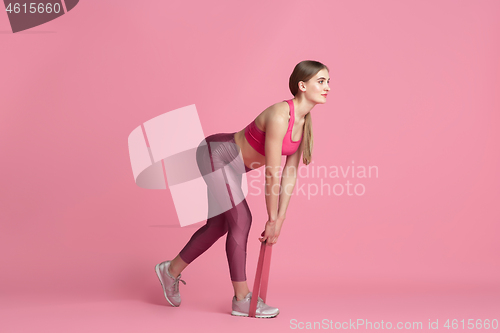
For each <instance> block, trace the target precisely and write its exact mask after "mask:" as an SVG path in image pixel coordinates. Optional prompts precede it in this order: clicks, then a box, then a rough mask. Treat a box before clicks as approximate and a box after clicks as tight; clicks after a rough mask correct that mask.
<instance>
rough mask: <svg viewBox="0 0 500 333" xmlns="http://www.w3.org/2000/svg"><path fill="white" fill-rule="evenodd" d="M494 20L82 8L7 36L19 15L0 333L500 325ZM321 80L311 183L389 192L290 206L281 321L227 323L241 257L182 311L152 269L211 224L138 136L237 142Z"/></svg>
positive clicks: (12, 68) (288, 7) (188, 289)
mask: <svg viewBox="0 0 500 333" xmlns="http://www.w3.org/2000/svg"><path fill="white" fill-rule="evenodd" d="M499 14H500V2H497V1H478V2H472V1H455V0H454V1H418V2H406V1H380V0H379V1H251V2H240V1H197V2H182V4H181V2H173V1H153V2H151V1H149V2H137V1H128V0H127V1H125V0H123V1H120V2H119V3H118V2H107V3H106V2H102V1H81V2H80V3H79V4H78V5H77V6H76V7H75V9H73V10H72V11H71V12H70V13H68V14H66V15H63V16H62V17H60V18H59V19H56V20H54V21H51V22H48V23H46V24H44V25H41V26H38V27H35V28H33V29H30V30H27V31H25V32H20V33H16V34H12V32H11V30H10V25H9V22H8V19H7V14H6V13H5V12H3V11H2V13H1V14H0V39H1V41H0V48H1V52H0V60H1V63H2V70H1V74H0V103H1V104H0V105H1V108H0V154H1V157H2V169H1V170H2V176H3V177H2V187H1V188H2V190H1V192H0V203H1V209H0V221H1V233H0V247H1V248H0V249H1V251H2V256H1V257H0V258H1V261H0V263H1V267H2V269H1V274H0V306H1V309H0V316H1V317H3V318H1V319H0V322H2V326H4V327H7V328H8V329H7V330H6V331H8V332H21V331H28V330H29V331H37V332H89V331H93V332H101V331H102V332H108V331H120V332H138V331H145V330H148V332H164V331H165V330H167V331H170V330H173V329H176V330H177V329H185V330H184V331H183V332H191V331H195V330H202V331H209V330H211V329H214V330H215V329H217V330H218V331H219V332H220V331H224V332H225V331H231V330H238V331H239V332H243V331H248V332H253V331H255V330H258V329H273V330H275V331H289V330H290V329H291V326H290V320H292V319H296V320H297V321H302V322H307V321H320V320H322V319H325V318H327V319H330V320H333V321H334V322H335V321H340V322H345V321H347V322H348V321H349V320H353V321H355V320H357V319H358V318H363V319H366V320H371V321H372V322H377V321H378V322H380V321H381V320H383V321H384V322H387V321H391V322H393V324H394V325H395V323H396V322H398V321H401V322H406V321H411V322H413V321H421V322H423V323H424V330H427V325H428V321H429V319H430V320H431V321H435V320H438V319H439V325H440V327H439V329H440V330H445V328H443V327H442V325H443V324H444V322H445V321H446V319H454V318H455V319H458V320H462V319H465V320H467V319H469V318H474V320H476V319H483V320H484V319H490V320H491V319H494V318H496V319H497V320H498V319H500V318H499V316H498V313H499V311H498V310H499V304H500V303H499V296H500V292H499V291H500V289H499V284H498V281H500V263H499V250H500V246H499V242H498V234H499V232H500V227H499V223H498V222H499V219H500V208H499V207H500V206H499V205H498V202H499V199H500V176H499V173H498V170H499V169H500V155H499V149H498V144H499V142H500V131H499V130H498V126H499V124H500V114H499V109H500V99H499V97H498V96H499V94H498V91H499V88H500V80H499V78H500V76H499V74H500V65H499V64H500V62H499V57H500V47H499V46H500V44H499V40H500V21H499V20H498V17H499ZM305 59H314V60H318V61H321V62H323V63H325V64H326V65H327V66H329V68H330V77H331V82H330V87H331V93H330V95H329V97H328V101H327V103H326V104H325V105H318V106H316V107H315V108H314V109H313V110H312V116H313V124H314V140H315V146H314V151H313V160H314V164H313V165H315V166H318V165H324V166H333V165H335V166H343V167H347V166H350V165H353V163H352V161H354V164H355V165H364V166H370V165H372V166H373V165H375V166H378V169H379V176H378V178H375V177H374V178H371V179H350V180H351V183H358V182H362V183H363V184H364V185H365V187H366V192H365V194H364V195H362V196H347V195H342V196H335V195H330V196H328V195H323V196H320V195H317V196H311V197H310V198H309V199H308V198H307V196H304V195H297V196H294V197H292V199H291V203H290V206H289V208H288V211H287V220H286V221H285V225H284V227H283V231H282V234H281V237H280V240H279V242H278V244H277V245H276V246H275V247H274V248H273V258H272V265H271V276H270V286H269V293H268V304H270V305H272V306H276V307H279V308H280V310H281V313H280V315H279V316H278V317H277V318H275V319H270V320H256V319H250V318H239V317H232V316H230V315H229V313H230V311H231V298H232V296H233V293H232V287H231V283H230V279H229V270H228V267H227V261H226V254H225V251H224V243H225V237H224V238H222V239H220V240H219V241H218V242H217V243H216V244H215V245H214V246H213V247H212V248H211V249H209V250H208V251H207V252H206V253H204V254H203V255H202V256H201V257H200V258H198V259H197V260H196V261H195V262H193V263H192V265H191V266H189V267H188V268H187V269H186V270H185V271H184V272H183V274H182V277H183V279H184V280H185V281H186V282H187V285H186V286H184V285H182V284H181V295H182V298H183V304H182V305H181V307H180V308H172V307H170V306H169V305H168V304H167V302H166V300H165V299H164V297H163V292H162V289H161V286H160V284H159V281H158V279H157V277H156V275H155V273H154V265H155V264H157V263H159V262H161V261H164V260H168V259H172V258H173V257H174V256H175V255H176V254H177V253H178V252H179V251H180V250H181V248H182V247H183V246H184V244H185V243H186V242H187V241H188V240H189V238H190V237H191V235H192V233H193V232H194V231H195V230H196V228H199V227H200V226H201V225H202V223H199V224H196V225H193V226H191V227H185V228H181V227H179V223H178V219H177V215H176V212H175V209H174V206H173V202H172V199H171V196H170V193H169V191H168V190H163V191H161V190H144V189H141V188H139V187H138V186H137V185H136V184H135V183H134V180H133V175H132V170H131V166H130V160H129V155H128V147H127V137H128V135H129V133H130V132H131V131H132V130H133V129H134V128H136V127H137V126H139V125H140V124H141V123H143V122H145V121H147V120H149V119H151V118H154V117H156V116H158V115H160V114H163V113H165V112H168V111H169V110H174V109H177V108H179V107H183V106H186V105H190V104H196V107H197V110H198V113H199V116H200V119H201V123H202V125H203V129H204V131H205V134H206V135H209V134H213V133H218V132H225V133H227V132H236V131H239V130H240V129H242V128H243V127H244V126H246V125H247V124H248V123H249V122H250V121H252V120H253V119H254V118H255V116H256V115H257V114H258V113H259V112H261V111H262V110H263V109H265V108H266V107H267V106H269V105H271V104H273V103H276V102H278V101H281V100H283V99H287V98H291V97H292V96H291V94H290V92H289V90H288V77H289V75H290V73H291V72H292V70H293V67H294V66H295V64H296V63H298V62H299V61H301V60H305ZM179 140H182V138H179ZM248 175H249V177H250V178H251V176H250V175H251V174H248ZM318 181H319V180H318V179H315V180H313V179H299V182H308V183H309V182H318ZM325 181H326V182H328V183H330V184H335V183H345V182H346V179H326V180H325ZM247 199H248V202H249V205H250V208H251V209H252V214H253V226H252V230H251V232H250V237H249V245H248V260H247V275H248V281H249V283H250V285H252V284H253V279H254V272H255V267H256V263H257V256H258V249H259V245H260V243H259V241H258V237H259V235H260V233H261V232H262V230H263V226H264V223H265V221H266V217H267V213H266V208H265V200H264V196H263V195H260V196H249V197H248V198H247Z"/></svg>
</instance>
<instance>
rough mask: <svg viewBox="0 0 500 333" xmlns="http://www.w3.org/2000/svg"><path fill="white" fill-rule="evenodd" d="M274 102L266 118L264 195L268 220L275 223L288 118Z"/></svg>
mask: <svg viewBox="0 0 500 333" xmlns="http://www.w3.org/2000/svg"><path fill="white" fill-rule="evenodd" d="M278 105H279V104H275V105H273V106H272V108H275V110H270V111H271V112H269V116H268V119H266V142H265V147H264V149H265V152H266V166H265V168H264V174H265V182H266V186H265V197H266V205H267V214H268V216H269V222H272V223H275V222H276V219H277V217H278V199H279V193H280V168H281V151H282V145H283V139H284V137H285V134H286V131H287V129H288V119H287V116H286V113H285V112H286V110H285V108H280V107H279V106H278Z"/></svg>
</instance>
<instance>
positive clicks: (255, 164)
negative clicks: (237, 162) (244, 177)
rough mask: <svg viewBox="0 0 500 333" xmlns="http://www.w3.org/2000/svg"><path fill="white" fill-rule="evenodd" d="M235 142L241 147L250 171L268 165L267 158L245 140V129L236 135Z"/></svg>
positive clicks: (244, 160)
mask: <svg viewBox="0 0 500 333" xmlns="http://www.w3.org/2000/svg"><path fill="white" fill-rule="evenodd" d="M234 141H235V142H236V144H237V145H238V147H240V150H241V155H242V156H243V162H244V163H245V165H246V166H247V167H248V168H250V169H258V168H260V167H261V166H263V165H265V164H266V157H265V156H264V155H261V154H260V153H259V152H258V151H256V150H255V149H254V148H253V147H252V146H250V144H249V143H248V141H247V138H245V129H242V130H241V131H239V132H236V133H234Z"/></svg>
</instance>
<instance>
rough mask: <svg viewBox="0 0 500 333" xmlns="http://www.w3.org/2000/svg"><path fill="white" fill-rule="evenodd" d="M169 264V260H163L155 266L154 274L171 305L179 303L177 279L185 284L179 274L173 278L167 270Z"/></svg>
mask: <svg viewBox="0 0 500 333" xmlns="http://www.w3.org/2000/svg"><path fill="white" fill-rule="evenodd" d="M169 266H170V260H167V261H164V262H162V263H160V264H157V265H156V266H155V271H156V275H158V279H160V283H161V286H162V287H163V294H164V295H165V298H166V299H167V301H168V302H169V303H170V304H171V305H172V306H175V307H177V306H179V305H181V295H180V294H179V281H181V282H182V283H184V284H186V282H185V281H184V280H181V275H180V274H179V276H178V277H177V278H174V277H173V276H172V275H170V273H169V272H168V267H169Z"/></svg>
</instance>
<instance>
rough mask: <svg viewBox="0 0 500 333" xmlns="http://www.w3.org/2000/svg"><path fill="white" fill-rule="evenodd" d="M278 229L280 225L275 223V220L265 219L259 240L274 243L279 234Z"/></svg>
mask: <svg viewBox="0 0 500 333" xmlns="http://www.w3.org/2000/svg"><path fill="white" fill-rule="evenodd" d="M280 231H281V225H279V224H277V223H276V222H271V221H267V222H266V227H265V229H264V231H263V232H262V234H260V235H261V236H262V237H260V238H259V240H260V241H261V242H266V241H267V243H268V244H276V242H277V241H278V237H279V235H280Z"/></svg>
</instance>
